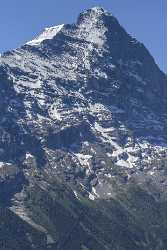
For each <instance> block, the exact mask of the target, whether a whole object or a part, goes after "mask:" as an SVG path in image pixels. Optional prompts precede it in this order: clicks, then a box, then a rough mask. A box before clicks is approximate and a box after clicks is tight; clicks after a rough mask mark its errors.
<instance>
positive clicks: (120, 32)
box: [0, 7, 167, 250]
mask: <svg viewBox="0 0 167 250" xmlns="http://www.w3.org/2000/svg"><path fill="white" fill-rule="evenodd" d="M0 249H3V250H9V249H10V250H34V249H35V250H166V249H167V76H166V75H165V74H164V73H163V72H162V71H161V70H160V69H159V67H158V66H157V65H156V63H155V61H154V59H153V57H152V56H151V55H150V53H149V52H148V50H147V49H146V48H145V46H144V45H143V44H142V43H140V42H138V41H137V40H136V39H135V38H133V37H131V36H130V35H129V34H127V33H126V31H125V30H124V29H123V28H122V26H121V25H120V24H119V22H118V21H117V19H116V18H115V17H114V16H113V15H112V14H110V13H109V12H107V11H106V10H104V9H102V8H100V7H94V8H92V9H89V10H87V11H85V12H83V13H81V14H80V15H79V17H78V20H77V21H76V23H75V24H65V25H60V26H55V27H51V28H46V29H45V30H44V31H43V33H42V34H41V35H39V36H38V37H36V38H35V39H34V40H32V41H30V42H27V43H26V44H24V45H23V46H22V47H21V48H18V49H15V50H12V51H9V52H6V53H4V54H3V55H1V57H0Z"/></svg>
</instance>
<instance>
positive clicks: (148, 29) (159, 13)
mask: <svg viewBox="0 0 167 250" xmlns="http://www.w3.org/2000/svg"><path fill="white" fill-rule="evenodd" d="M93 6H102V7H104V8H106V9H108V10H110V11H111V12H112V13H113V14H114V15H115V16H116V17H117V18H118V19H119V21H120V23H121V24H122V26H124V27H125V28H126V30H127V31H128V33H130V34H132V35H133V36H134V37H136V38H137V39H138V40H140V41H141V42H143V43H144V44H145V45H146V47H147V48H148V49H149V51H150V52H151V54H152V55H153V56H154V58H155V60H156V62H157V63H158V64H159V66H160V68H161V69H162V70H163V71H165V72H166V73H167V45H166V44H167V32H166V27H167V1H166V0H158V1H157V0H140V1H139V0H101V1H100V0H99V1H98V0H97V1H94V0H82V1H81V0H60V1H57V0H27V1H25V0H5V1H1V15H0V32H1V38H0V52H3V51H6V50H9V49H12V48H16V47H19V46H20V45H21V44H24V43H25V42H26V41H28V40H31V39H32V38H33V37H34V36H36V35H37V34H38V33H40V32H41V30H42V29H43V28H44V27H48V26H54V25H58V24H61V23H73V22H74V21H75V20H76V18H77V16H78V13H79V12H81V11H82V10H84V9H87V8H89V7H93Z"/></svg>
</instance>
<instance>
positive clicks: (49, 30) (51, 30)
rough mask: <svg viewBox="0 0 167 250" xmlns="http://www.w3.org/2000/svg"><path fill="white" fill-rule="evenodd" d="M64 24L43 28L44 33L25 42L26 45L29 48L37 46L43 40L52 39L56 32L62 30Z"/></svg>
mask: <svg viewBox="0 0 167 250" xmlns="http://www.w3.org/2000/svg"><path fill="white" fill-rule="evenodd" d="M63 26H64V24H61V25H58V26H53V27H50V28H45V30H44V32H43V33H42V34H41V35H39V36H38V37H36V38H35V39H34V40H32V41H30V42H27V43H26V44H27V45H30V46H37V45H39V44H40V43H41V42H43V41H44V40H48V39H52V38H53V37H54V36H56V35H57V33H58V32H60V30H61V29H62V28H63Z"/></svg>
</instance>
